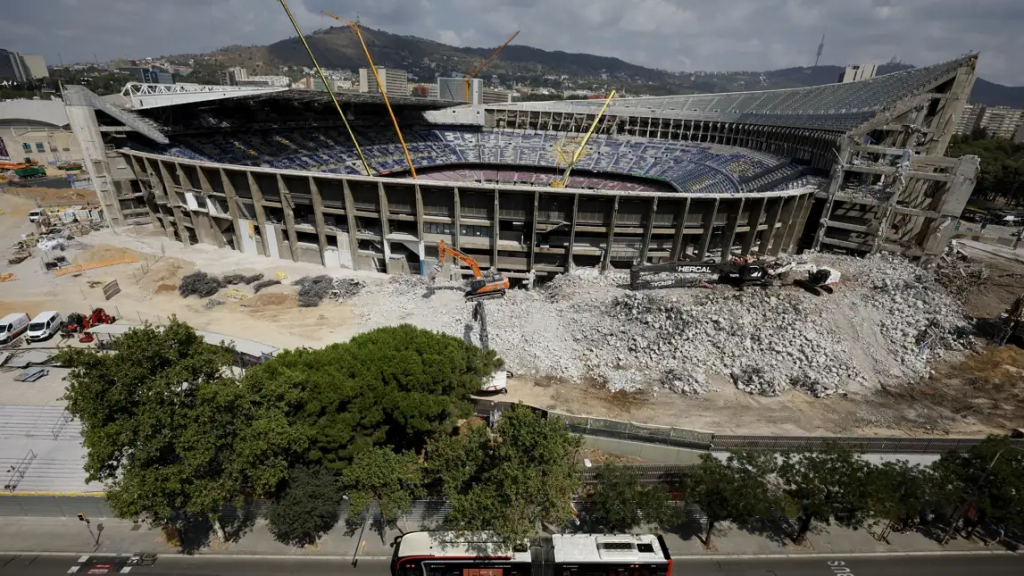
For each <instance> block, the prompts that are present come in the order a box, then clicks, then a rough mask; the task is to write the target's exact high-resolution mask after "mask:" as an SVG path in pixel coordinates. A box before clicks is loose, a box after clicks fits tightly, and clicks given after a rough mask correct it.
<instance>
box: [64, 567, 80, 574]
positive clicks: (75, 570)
mask: <svg viewBox="0 0 1024 576" xmlns="http://www.w3.org/2000/svg"><path fill="white" fill-rule="evenodd" d="M78 568H79V567H78V566H72V567H71V568H68V572H67V573H68V574H74V573H75V572H78Z"/></svg>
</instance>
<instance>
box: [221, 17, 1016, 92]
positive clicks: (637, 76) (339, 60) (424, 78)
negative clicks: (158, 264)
mask: <svg viewBox="0 0 1024 576" xmlns="http://www.w3.org/2000/svg"><path fill="white" fill-rule="evenodd" d="M361 30H362V33H363V38H364V39H365V40H366V44H367V46H368V47H369V50H370V53H371V55H372V56H373V59H374V63H375V64H376V65H378V66H388V67H395V68H401V69H404V70H407V71H408V72H409V73H410V74H411V75H412V76H413V77H414V79H416V80H418V81H420V82H431V81H433V80H434V79H435V78H437V77H438V76H458V75H461V74H465V73H467V72H470V71H471V70H472V69H473V68H475V67H476V66H477V65H479V64H480V63H481V61H482V60H483V59H484V58H486V57H487V56H488V55H489V54H490V53H491V52H492V51H493V50H494V49H493V48H459V47H455V46H449V45H447V44H442V43H440V42H435V41H433V40H427V39H425V38H419V37H416V36H402V35H399V34H392V33H390V32H386V31H384V30H374V29H372V28H366V27H363V28H361ZM307 41H308V42H309V45H310V47H311V48H312V50H313V53H314V54H315V55H316V57H317V60H318V62H319V63H320V65H321V66H323V67H325V68H334V69H338V68H342V69H353V70H354V69H357V68H360V67H365V66H366V56H365V54H364V53H363V49H362V46H361V45H360V44H359V40H358V38H357V37H356V35H355V33H354V32H353V31H352V30H351V29H350V28H349V27H347V26H334V27H331V28H326V29H322V30H317V31H316V32H313V33H312V34H310V35H308V36H307ZM203 57H206V58H210V59H212V60H215V61H216V62H217V63H218V64H220V65H223V66H244V67H246V68H247V69H249V71H250V72H252V73H262V74H268V73H273V71H274V70H278V69H280V67H282V66H307V67H308V66H309V64H310V62H309V56H308V55H307V54H306V50H305V48H304V47H303V45H302V42H301V41H300V40H299V39H298V38H297V37H293V38H288V39H285V40H281V41H279V42H274V43H273V44H270V45H269V46H227V47H225V48H221V49H219V50H216V51H214V52H212V53H209V54H206V55H203ZM908 68H911V66H909V65H906V64H884V65H881V66H879V70H878V72H879V74H887V73H890V72H895V71H899V70H906V69H908ZM842 72H843V68H842V67H841V66H817V67H797V68H784V69H781V70H768V71H764V72H749V71H748V72H668V71H665V70H657V69H654V68H647V67H644V66H638V65H636V64H631V63H629V62H626V61H624V60H621V59H619V58H611V57H607V56H595V55H593V54H574V53H568V52H562V51H557V50H556V51H548V50H541V49H539V48H533V47H530V46H523V45H518V44H513V45H511V46H509V47H507V48H506V49H505V51H504V52H502V53H501V56H500V57H499V58H498V59H497V60H495V61H494V62H492V63H491V65H490V67H488V69H487V70H486V72H484V73H483V74H482V76H483V77H485V78H490V77H492V76H495V77H497V78H498V79H500V81H501V82H502V83H504V84H505V85H509V84H511V83H512V82H516V83H528V84H529V85H532V86H546V87H550V88H557V89H564V90H567V91H569V92H571V91H572V89H579V90H603V89H606V88H616V89H618V90H620V91H623V90H625V91H626V92H627V93H629V94H653V95H667V94H690V93H697V92H704V93H708V92H712V93H713V92H735V91H743V90H772V89H778V88H799V87H803V86H818V85H822V84H831V83H834V82H836V80H837V79H838V78H839V76H840V74H842ZM563 77H564V78H563ZM971 102H974V103H980V104H984V105H986V106H1010V107H1013V108H1024V87H1011V86H1003V85H1000V84H995V83H993V82H989V81H987V80H983V79H979V80H978V81H977V83H976V84H975V87H974V91H973V93H972V95H971Z"/></svg>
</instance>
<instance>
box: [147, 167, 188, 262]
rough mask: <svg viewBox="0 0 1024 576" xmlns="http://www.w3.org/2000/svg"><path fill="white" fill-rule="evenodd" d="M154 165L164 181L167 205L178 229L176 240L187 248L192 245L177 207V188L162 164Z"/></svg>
mask: <svg viewBox="0 0 1024 576" xmlns="http://www.w3.org/2000/svg"><path fill="white" fill-rule="evenodd" d="M156 164H157V167H158V168H159V169H160V177H161V178H162V179H163V181H164V190H166V191H167V205H168V206H170V207H171V213H173V214H174V223H175V224H176V225H177V227H178V239H179V240H180V241H181V243H182V244H183V245H184V246H185V247H186V248H188V247H189V246H191V245H192V241H191V240H189V236H188V229H187V228H186V226H185V217H184V216H182V214H181V208H180V207H179V206H178V191H177V188H178V187H177V186H175V184H174V180H173V179H172V178H171V174H170V172H168V171H167V167H166V166H164V163H163V162H162V161H160V160H157V161H156Z"/></svg>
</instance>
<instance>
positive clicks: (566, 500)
mask: <svg viewBox="0 0 1024 576" xmlns="http://www.w3.org/2000/svg"><path fill="white" fill-rule="evenodd" d="M581 446H582V438H581V437H579V436H577V435H575V434H572V433H571V432H569V430H568V428H567V427H566V426H565V423H564V422H562V421H561V420H560V419H557V418H551V419H547V420H545V419H544V418H543V417H541V416H540V415H538V414H537V413H535V412H534V411H533V410H531V409H530V408H528V407H526V406H521V405H516V406H513V407H511V408H509V409H508V410H505V411H504V412H503V413H502V415H501V418H500V419H499V420H498V423H497V424H496V425H495V426H494V428H493V430H489V429H487V428H486V427H484V426H482V425H478V426H467V427H465V428H464V429H463V431H462V433H461V434H459V435H455V436H446V437H441V438H439V439H437V440H435V441H434V442H432V443H431V444H430V445H429V446H428V447H427V468H428V472H429V476H428V480H431V481H435V482H436V483H437V484H438V485H439V486H440V492H441V495H442V496H444V497H445V498H446V499H447V500H448V502H449V504H450V506H451V508H450V511H449V512H448V515H447V517H446V518H445V523H446V524H447V527H448V528H449V529H452V530H455V531H456V532H459V533H469V532H478V531H492V532H494V533H496V534H497V535H498V536H499V537H500V538H501V540H502V541H503V542H504V543H505V544H506V545H507V546H510V547H512V546H516V545H518V544H519V543H521V542H523V541H524V540H527V539H530V538H533V537H534V536H535V535H536V532H537V527H538V525H539V523H540V522H546V523H549V524H553V525H557V526H562V525H565V524H567V523H568V522H569V521H570V520H571V519H572V518H573V511H572V496H573V495H574V494H577V493H578V492H579V489H580V476H579V471H578V469H577V468H576V467H575V466H574V464H573V462H572V456H573V454H574V453H575V451H576V450H578V449H579V448H580V447H581Z"/></svg>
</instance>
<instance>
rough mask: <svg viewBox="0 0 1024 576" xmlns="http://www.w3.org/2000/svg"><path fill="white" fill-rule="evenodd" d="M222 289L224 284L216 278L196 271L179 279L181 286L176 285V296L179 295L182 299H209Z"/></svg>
mask: <svg viewBox="0 0 1024 576" xmlns="http://www.w3.org/2000/svg"><path fill="white" fill-rule="evenodd" d="M223 287H224V284H223V283H222V282H221V281H220V279H219V278H217V277H216V276H211V275H210V274H207V273H206V272H202V271H198V272H193V273H191V274H188V275H187V276H185V277H183V278H182V279H181V284H179V285H178V294H181V297H182V298H188V297H189V296H198V297H200V298H209V297H210V296H213V295H214V294H216V293H217V291H218V290H220V289H221V288H223Z"/></svg>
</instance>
